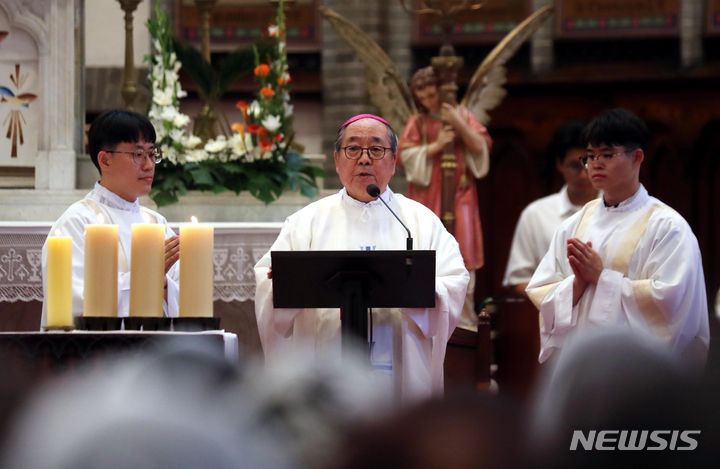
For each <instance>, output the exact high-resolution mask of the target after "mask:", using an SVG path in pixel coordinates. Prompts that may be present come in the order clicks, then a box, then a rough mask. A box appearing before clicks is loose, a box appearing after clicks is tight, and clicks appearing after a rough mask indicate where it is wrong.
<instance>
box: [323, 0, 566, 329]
mask: <svg viewBox="0 0 720 469" xmlns="http://www.w3.org/2000/svg"><path fill="white" fill-rule="evenodd" d="M322 10H323V14H324V15H325V17H326V18H327V19H328V20H329V21H330V23H331V24H332V25H333V27H334V29H335V30H336V32H337V33H338V34H339V35H340V36H341V37H342V38H343V39H344V40H345V41H346V42H347V43H348V44H349V45H350V46H351V47H352V48H353V50H354V51H355V53H356V54H357V56H358V58H359V59H360V60H361V61H362V62H363V64H364V65H365V69H366V77H367V78H366V80H367V86H368V91H369V95H370V99H371V101H372V103H373V104H374V105H375V106H377V108H378V109H380V111H381V114H382V115H383V116H384V117H385V118H386V119H388V120H389V121H390V123H391V124H392V125H393V127H394V128H396V129H400V128H402V129H403V131H402V134H401V138H400V145H399V150H398V156H399V160H400V163H401V165H403V167H404V169H405V176H406V178H407V181H408V196H409V197H410V198H412V199H414V200H417V201H418V202H421V203H422V204H424V205H425V206H427V207H428V208H430V209H431V210H432V211H433V212H435V214H436V215H438V216H439V217H440V218H441V219H442V220H443V223H445V227H446V228H447V229H448V231H450V232H451V233H453V234H454V236H455V238H456V239H457V241H458V244H459V245H460V251H461V253H462V256H463V260H464V261H465V267H466V268H467V269H468V271H469V272H470V283H469V286H468V293H467V295H468V296H467V298H466V301H465V305H464V307H463V311H462V315H461V319H460V323H459V326H460V327H462V328H465V329H471V330H472V329H476V327H477V315H476V314H475V308H474V286H475V273H476V271H477V270H478V269H480V268H481V267H482V266H483V262H484V259H483V241H482V231H481V225H480V210H479V206H478V196H477V185H476V184H475V180H476V179H480V178H482V177H484V176H485V175H486V174H487V173H488V170H489V168H490V157H489V154H490V149H491V146H492V139H491V138H490V135H489V134H488V131H487V129H486V128H485V125H486V124H487V123H488V121H489V116H488V111H490V110H492V109H493V108H495V107H496V106H497V105H498V104H500V102H501V101H502V99H503V98H504V97H505V90H504V89H503V87H502V86H503V84H504V83H505V64H506V63H507V61H508V60H509V59H510V58H511V57H512V56H513V55H514V54H515V52H516V51H517V50H518V48H519V47H520V45H521V44H522V43H523V42H524V41H525V40H526V39H527V38H529V37H530V36H531V35H532V33H533V32H535V31H536V30H537V29H538V28H539V27H540V25H541V24H542V23H543V22H544V20H545V19H546V18H547V17H548V16H550V14H551V12H552V6H551V5H548V6H545V7H543V8H540V9H539V10H537V11H536V12H535V13H533V14H532V15H530V16H529V17H528V18H526V19H525V20H524V21H523V22H521V23H520V24H519V25H518V26H517V27H516V28H515V29H513V30H512V31H510V32H509V33H508V34H507V35H506V36H505V38H503V40H502V41H501V42H500V43H499V44H498V45H497V46H496V47H495V48H494V49H493V50H492V51H491V52H490V54H489V55H488V56H487V57H486V58H485V60H483V62H482V63H481V64H480V66H479V67H478V68H477V70H476V71H475V73H474V74H473V76H472V78H471V80H470V82H469V84H468V88H467V91H466V93H465V96H464V98H463V99H462V100H461V102H460V104H458V103H457V101H456V97H455V90H456V89H457V87H456V86H455V84H454V73H453V71H452V70H449V68H452V67H453V66H455V67H457V66H458V65H459V64H454V65H450V66H449V67H448V66H447V64H448V63H449V62H448V60H447V59H452V58H453V57H447V56H448V55H452V54H448V53H447V46H443V49H445V51H443V49H441V54H440V55H441V57H435V58H434V59H433V66H428V67H424V68H421V69H420V70H418V71H417V72H416V73H415V74H414V75H413V76H412V78H411V80H410V86H409V88H408V85H407V83H406V82H405V80H404V79H403V78H402V77H401V75H400V73H399V72H398V70H397V69H396V68H395V65H394V64H393V62H392V60H391V59H390V58H389V57H388V56H387V54H385V52H384V51H383V50H382V48H381V47H380V46H379V45H378V44H377V43H376V42H375V41H374V40H373V39H372V38H370V36H368V34H367V33H365V32H364V31H363V30H361V29H360V28H359V27H357V26H356V25H354V24H353V23H351V22H350V21H348V20H347V19H345V18H343V17H342V16H340V15H339V14H337V13H336V12H334V11H332V10H330V9H329V8H326V7H323V8H322ZM450 49H451V48H450ZM443 56H444V57H443ZM456 59H458V60H461V59H460V58H456ZM455 72H456V70H455ZM448 75H450V76H448Z"/></svg>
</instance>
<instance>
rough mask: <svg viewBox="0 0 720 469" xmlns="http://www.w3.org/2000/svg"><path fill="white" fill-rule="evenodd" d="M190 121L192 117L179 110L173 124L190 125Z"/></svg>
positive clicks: (179, 125) (178, 125) (176, 125)
mask: <svg viewBox="0 0 720 469" xmlns="http://www.w3.org/2000/svg"><path fill="white" fill-rule="evenodd" d="M189 122H190V118H189V117H188V116H186V115H185V114H182V113H179V112H178V113H177V115H175V120H173V125H174V126H175V127H181V128H182V127H185V126H186V125H188V123H189Z"/></svg>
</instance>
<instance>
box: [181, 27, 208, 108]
mask: <svg viewBox="0 0 720 469" xmlns="http://www.w3.org/2000/svg"><path fill="white" fill-rule="evenodd" d="M173 50H174V51H175V54H176V55H177V58H178V60H179V61H180V62H182V69H183V70H184V71H185V72H186V73H187V74H188V75H189V76H190V78H191V79H192V81H193V82H194V83H195V84H196V85H197V87H198V93H199V94H200V96H201V97H202V99H203V100H204V101H205V102H210V101H215V100H216V99H217V98H218V97H219V95H218V94H217V83H218V74H217V72H216V71H215V69H214V68H213V67H212V65H210V64H209V63H208V62H207V61H206V60H205V57H203V56H202V53H201V52H200V51H199V50H197V49H195V48H194V47H192V46H190V45H186V44H183V43H181V42H180V41H178V40H176V39H173Z"/></svg>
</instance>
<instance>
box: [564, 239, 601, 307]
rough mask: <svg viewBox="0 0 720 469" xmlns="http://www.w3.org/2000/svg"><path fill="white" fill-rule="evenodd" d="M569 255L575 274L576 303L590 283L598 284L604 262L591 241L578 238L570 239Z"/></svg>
mask: <svg viewBox="0 0 720 469" xmlns="http://www.w3.org/2000/svg"><path fill="white" fill-rule="evenodd" d="M567 256H568V261H569V262H570V267H571V268H572V271H573V273H574V274H575V280H574V282H573V305H575V304H577V302H578V301H579V300H580V297H581V296H582V295H583V293H585V289H586V288H587V286H588V285H589V284H593V285H596V284H597V282H598V279H599V278H600V274H601V273H602V270H603V264H602V259H600V255H599V254H598V253H597V251H595V250H594V249H593V248H592V242H591V241H588V242H587V243H584V242H582V241H580V240H579V239H577V238H570V239H568V241H567Z"/></svg>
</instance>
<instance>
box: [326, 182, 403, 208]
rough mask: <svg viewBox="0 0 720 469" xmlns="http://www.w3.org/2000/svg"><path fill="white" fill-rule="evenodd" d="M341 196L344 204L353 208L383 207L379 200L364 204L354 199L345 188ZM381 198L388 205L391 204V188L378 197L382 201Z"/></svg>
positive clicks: (341, 191) (341, 190) (387, 188)
mask: <svg viewBox="0 0 720 469" xmlns="http://www.w3.org/2000/svg"><path fill="white" fill-rule="evenodd" d="M339 194H340V197H341V198H342V200H343V202H345V203H347V204H349V205H350V206H351V207H357V208H369V207H374V206H379V205H382V202H380V201H379V200H377V199H375V200H371V201H370V202H362V201H360V200H357V199H356V198H354V197H353V196H351V195H350V194H348V192H347V189H345V188H344V187H343V188H342V189H340V192H339ZM380 198H382V199H383V200H384V201H385V203H386V204H389V203H390V201H391V200H392V198H393V191H392V190H390V186H387V187H386V188H385V192H383V193H382V194H380V197H378V199H380Z"/></svg>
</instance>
